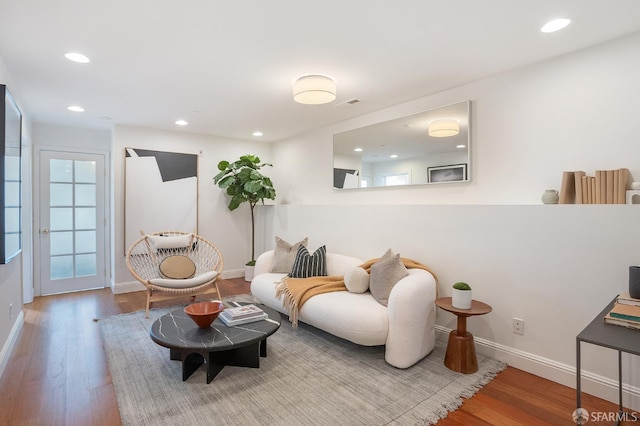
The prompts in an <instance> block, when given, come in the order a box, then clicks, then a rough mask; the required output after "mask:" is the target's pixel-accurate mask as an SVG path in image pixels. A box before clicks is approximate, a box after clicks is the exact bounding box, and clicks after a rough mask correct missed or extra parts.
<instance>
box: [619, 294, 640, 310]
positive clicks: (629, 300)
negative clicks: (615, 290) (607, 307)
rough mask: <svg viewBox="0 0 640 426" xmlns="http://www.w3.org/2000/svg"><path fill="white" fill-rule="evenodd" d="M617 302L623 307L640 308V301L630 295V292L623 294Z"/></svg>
mask: <svg viewBox="0 0 640 426" xmlns="http://www.w3.org/2000/svg"><path fill="white" fill-rule="evenodd" d="M616 302H617V303H620V304H622V305H633V306H640V299H634V298H633V297H631V296H630V295H629V292H628V291H625V292H624V293H621V294H620V295H619V296H618V298H617V299H616Z"/></svg>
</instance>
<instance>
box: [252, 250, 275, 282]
mask: <svg viewBox="0 0 640 426" xmlns="http://www.w3.org/2000/svg"><path fill="white" fill-rule="evenodd" d="M272 263H273V250H269V251H265V252H264V253H262V254H261V255H260V256H258V258H257V259H256V266H255V267H254V268H253V276H256V275H260V274H264V273H265V272H271V264H272Z"/></svg>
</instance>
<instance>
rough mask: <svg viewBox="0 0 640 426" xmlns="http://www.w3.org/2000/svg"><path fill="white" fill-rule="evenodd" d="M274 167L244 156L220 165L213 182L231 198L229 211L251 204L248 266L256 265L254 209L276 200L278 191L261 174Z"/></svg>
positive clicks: (253, 156) (267, 178)
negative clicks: (243, 204) (258, 205)
mask: <svg viewBox="0 0 640 426" xmlns="http://www.w3.org/2000/svg"><path fill="white" fill-rule="evenodd" d="M266 166H269V167H273V166H272V165H271V164H269V163H261V162H260V158H259V157H257V156H255V155H243V156H241V157H240V159H239V160H236V161H234V162H233V163H230V162H228V161H226V160H223V161H220V162H219V163H218V170H219V173H218V174H217V175H215V176H214V177H213V182H214V183H215V184H216V185H218V187H220V189H224V190H226V193H227V195H228V196H229V197H231V198H230V200H229V210H231V211H233V210H235V209H237V208H238V207H239V206H240V205H241V204H242V203H249V207H250V209H251V260H250V261H249V262H247V265H248V266H251V265H255V220H254V208H255V207H256V204H258V203H259V202H261V203H262V204H264V200H275V199H276V190H275V188H274V187H273V183H272V182H271V179H269V177H267V176H265V175H263V174H262V173H260V169H261V168H263V167H266Z"/></svg>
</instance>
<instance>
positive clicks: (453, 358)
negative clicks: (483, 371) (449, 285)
mask: <svg viewBox="0 0 640 426" xmlns="http://www.w3.org/2000/svg"><path fill="white" fill-rule="evenodd" d="M436 305H437V306H438V307H440V308H441V309H444V310H445V311H447V312H451V313H452V314H455V315H456V316H457V317H458V328H457V329H456V330H451V333H449V343H448V344H447V353H446V354H445V356H444V365H445V367H447V368H448V369H449V370H453V371H457V372H459V373H464V374H470V373H475V372H476V371H478V359H477V357H476V348H475V344H474V343H473V334H471V333H469V332H468V331H467V317H470V316H474V315H484V314H488V313H489V312H491V309H492V308H491V306H489V305H487V304H486V303H482V302H479V301H477V300H472V301H471V309H458V308H454V307H453V306H452V305H451V298H450V297H440V298H438V299H436Z"/></svg>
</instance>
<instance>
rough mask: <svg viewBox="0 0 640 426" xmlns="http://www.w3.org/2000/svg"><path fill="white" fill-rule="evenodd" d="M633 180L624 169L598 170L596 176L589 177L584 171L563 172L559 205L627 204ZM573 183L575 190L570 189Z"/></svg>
mask: <svg viewBox="0 0 640 426" xmlns="http://www.w3.org/2000/svg"><path fill="white" fill-rule="evenodd" d="M631 180H632V177H631V174H630V173H629V169H626V168H624V167H623V168H620V169H616V170H596V171H595V173H594V176H588V175H587V174H586V173H585V172H584V171H582V170H578V171H575V172H563V173H562V186H561V189H560V202H559V203H560V204H572V202H574V203H575V204H625V203H626V202H627V196H626V191H627V189H629V185H630V182H631ZM571 182H573V188H570V185H571ZM563 192H564V193H565V196H564V197H563V196H562V194H563ZM572 200H575V201H572Z"/></svg>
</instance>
